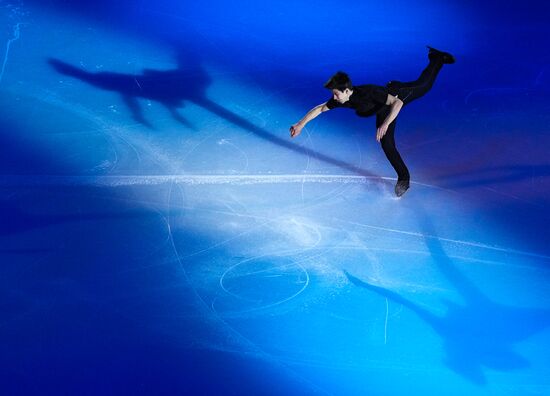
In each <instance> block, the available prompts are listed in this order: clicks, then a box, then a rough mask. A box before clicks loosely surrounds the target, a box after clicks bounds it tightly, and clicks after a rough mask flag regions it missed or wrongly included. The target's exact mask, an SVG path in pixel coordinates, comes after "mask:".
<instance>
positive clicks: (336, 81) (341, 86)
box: [325, 71, 353, 103]
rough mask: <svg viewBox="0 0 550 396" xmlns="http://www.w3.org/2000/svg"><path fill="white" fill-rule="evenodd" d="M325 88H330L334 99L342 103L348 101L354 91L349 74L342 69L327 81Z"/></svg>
mask: <svg viewBox="0 0 550 396" xmlns="http://www.w3.org/2000/svg"><path fill="white" fill-rule="evenodd" d="M325 88H326V89H330V90H331V91H332V95H333V96H332V97H333V98H334V100H336V101H338V102H340V103H345V102H347V101H348V100H349V97H350V96H351V94H352V93H353V91H352V88H353V86H352V85H351V80H350V78H349V76H348V75H347V74H346V73H344V72H341V71H339V72H337V73H336V74H335V75H333V76H332V77H331V78H330V79H329V80H328V81H327V82H326V83H325Z"/></svg>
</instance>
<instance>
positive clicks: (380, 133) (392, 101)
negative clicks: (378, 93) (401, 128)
mask: <svg viewBox="0 0 550 396" xmlns="http://www.w3.org/2000/svg"><path fill="white" fill-rule="evenodd" d="M386 104H387V105H388V106H390V107H391V110H390V113H389V114H388V116H387V117H386V119H385V120H384V122H383V123H382V125H380V126H379V127H378V128H377V129H376V140H377V141H378V142H380V140H382V138H383V137H384V135H385V134H386V131H387V130H388V127H389V126H390V124H391V123H392V122H393V121H394V120H395V119H396V118H397V115H398V114H399V112H400V111H401V108H402V107H403V101H402V100H401V99H399V98H398V97H397V96H393V95H389V94H388V100H387V101H386Z"/></svg>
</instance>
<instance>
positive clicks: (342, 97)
mask: <svg viewBox="0 0 550 396" xmlns="http://www.w3.org/2000/svg"><path fill="white" fill-rule="evenodd" d="M352 93H353V91H352V90H351V89H349V88H346V89H344V92H342V91H339V90H337V89H333V90H332V97H333V98H334V100H335V101H337V102H340V103H346V102H347V101H348V100H349V97H350V96H351V94H352Z"/></svg>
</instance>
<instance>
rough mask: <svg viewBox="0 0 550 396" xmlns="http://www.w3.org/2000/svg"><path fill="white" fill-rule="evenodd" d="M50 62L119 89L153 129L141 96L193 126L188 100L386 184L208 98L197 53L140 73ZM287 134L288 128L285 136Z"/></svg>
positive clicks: (268, 137) (257, 133) (136, 116)
mask: <svg viewBox="0 0 550 396" xmlns="http://www.w3.org/2000/svg"><path fill="white" fill-rule="evenodd" d="M48 63H49V64H50V65H51V66H52V67H53V68H54V69H55V70H56V71H57V72H58V73H61V74H63V75H66V76H70V77H73V78H77V79H79V80H81V81H84V82H86V83H88V84H90V85H92V86H94V87H96V88H101V89H104V90H107V91H112V92H117V93H118V94H120V95H121V97H122V98H123V100H124V102H125V103H126V105H127V106H128V108H129V109H130V111H131V112H132V116H133V118H134V119H135V120H136V121H138V122H140V123H141V124H143V125H145V126H147V127H149V128H152V125H151V123H150V122H149V121H148V120H146V119H145V117H144V115H143V111H142V109H141V107H140V105H139V101H138V100H139V99H149V100H154V101H157V102H160V103H161V104H163V105H164V106H165V107H167V108H168V109H169V110H170V112H171V113H172V115H173V117H174V118H175V119H176V120H178V121H179V122H181V123H182V124H185V125H186V126H188V127H192V125H191V123H190V122H189V121H188V120H187V119H185V118H184V117H183V116H182V115H180V114H179V113H178V108H180V107H182V106H183V104H184V102H185V101H188V102H191V103H194V104H195V105H198V106H200V107H202V108H204V109H206V110H208V111H209V112H210V113H212V114H214V115H216V116H218V117H220V118H222V119H224V120H226V121H228V122H230V123H232V124H233V125H235V126H237V127H239V128H241V129H243V130H245V131H248V132H251V133H253V134H254V135H255V136H256V137H258V138H260V139H262V140H265V141H268V142H270V143H272V144H274V145H276V146H278V147H281V148H284V149H287V150H291V151H292V152H295V153H297V154H300V155H305V156H308V157H313V158H315V159H317V160H319V161H322V162H325V163H328V164H330V165H334V166H337V167H339V168H341V169H344V170H346V171H349V172H352V173H355V174H358V175H361V176H365V177H370V178H373V179H374V180H375V181H377V182H379V183H380V184H386V182H385V181H384V180H383V179H382V178H381V177H379V176H377V175H374V174H372V173H370V172H368V171H366V170H364V169H361V168H359V167H357V166H355V165H353V164H350V163H347V162H345V161H342V160H339V159H336V158H332V157H330V156H327V155H325V154H323V153H319V152H317V151H315V150H311V149H309V148H305V147H301V146H299V145H298V144H296V143H295V142H293V141H290V138H286V139H284V138H281V137H279V136H277V135H276V134H274V133H272V132H270V131H268V130H266V129H263V128H260V127H258V126H257V125H254V124H253V123H251V122H250V121H248V120H247V119H245V118H243V117H241V116H240V115H238V114H235V113H233V112H232V111H230V110H228V109H226V108H225V107H223V106H221V105H219V104H218V103H216V102H215V101H213V100H211V99H210V98H208V96H207V95H206V89H207V87H208V85H210V82H211V79H210V76H208V74H207V72H206V71H205V70H204V68H203V67H202V66H201V65H200V62H199V61H197V60H196V56H194V55H192V54H181V53H180V54H179V55H178V56H177V63H178V67H177V68H174V69H170V70H144V71H143V72H142V73H141V74H139V75H133V74H123V73H113V72H97V73H92V72H88V71H86V70H83V69H81V68H78V67H75V66H73V65H70V64H68V63H66V62H63V61H61V60H58V59H53V58H50V59H48ZM287 133H288V132H287V131H286V130H285V135H286V134H287Z"/></svg>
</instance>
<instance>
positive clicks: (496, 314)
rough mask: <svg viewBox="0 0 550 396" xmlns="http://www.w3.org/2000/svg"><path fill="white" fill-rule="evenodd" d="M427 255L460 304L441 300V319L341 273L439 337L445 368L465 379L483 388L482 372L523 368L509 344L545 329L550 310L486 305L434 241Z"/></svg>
mask: <svg viewBox="0 0 550 396" xmlns="http://www.w3.org/2000/svg"><path fill="white" fill-rule="evenodd" d="M419 218H421V221H422V222H423V226H424V227H423V231H424V235H436V234H435V232H433V231H434V230H433V227H432V224H431V222H430V219H429V217H427V215H425V214H423V213H422V211H420V216H419ZM424 241H425V243H426V246H427V247H428V249H429V252H430V256H431V258H432V260H433V262H434V263H436V265H437V268H438V269H439V271H440V272H441V273H442V274H443V276H444V277H445V278H446V279H447V281H449V283H450V284H451V285H452V286H453V287H454V288H455V289H456V290H457V291H458V293H459V295H460V296H461V298H462V300H463V301H462V303H461V304H457V303H454V302H451V301H445V303H446V305H447V312H446V315H445V316H437V315H435V314H433V313H431V312H430V311H429V310H427V309H426V308H424V307H422V306H420V305H418V304H415V303H414V302H413V301H411V300H408V299H406V298H405V297H403V296H401V295H399V294H397V293H396V292H394V291H391V290H388V289H385V288H383V287H379V286H375V285H372V284H370V283H368V282H367V281H365V280H360V279H358V278H356V277H354V276H353V275H351V274H349V273H348V272H345V274H346V276H347V278H348V279H349V281H350V282H351V283H353V284H354V285H356V286H359V287H362V288H365V289H368V290H370V291H372V292H375V293H377V294H379V295H381V296H383V297H385V298H387V299H388V300H391V301H393V302H395V303H398V304H401V305H403V306H404V307H406V308H408V309H410V310H411V311H413V312H414V313H415V314H416V315H418V317H420V318H421V319H422V320H423V321H424V322H426V323H427V324H429V325H430V326H431V328H432V329H433V330H434V331H435V332H436V333H437V334H438V335H439V336H440V337H441V338H442V339H443V347H444V350H445V361H444V362H445V364H446V365H447V366H448V367H449V368H450V369H451V370H453V371H454V372H456V373H457V374H459V375H461V376H463V377H465V378H467V379H468V380H469V381H471V382H473V383H475V384H478V385H485V384H486V382H487V380H486V376H485V372H484V370H485V369H492V370H497V371H511V370H515V369H522V368H526V367H529V362H528V361H527V359H526V358H525V357H523V356H522V355H520V354H519V353H518V352H516V351H515V350H514V344H516V343H519V342H521V341H523V340H525V339H527V338H528V337H530V336H532V335H534V334H536V333H538V332H540V331H542V330H543V329H545V328H546V327H548V326H550V310H543V309H531V308H520V307H513V306H506V305H502V304H499V303H497V302H495V301H492V300H491V299H490V298H489V297H487V296H486V295H485V294H483V293H482V292H481V291H480V290H479V289H478V288H477V287H476V286H475V285H474V284H473V283H472V282H470V280H468V279H467V278H466V277H465V276H464V275H463V274H462V273H461V272H460V271H458V270H457V268H456V267H455V266H454V264H453V262H452V260H451V259H450V258H449V257H448V256H447V254H446V253H445V251H444V250H443V247H442V246H441V243H440V240H439V239H438V238H437V237H432V236H426V237H425V239H424Z"/></svg>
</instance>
